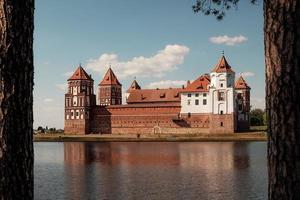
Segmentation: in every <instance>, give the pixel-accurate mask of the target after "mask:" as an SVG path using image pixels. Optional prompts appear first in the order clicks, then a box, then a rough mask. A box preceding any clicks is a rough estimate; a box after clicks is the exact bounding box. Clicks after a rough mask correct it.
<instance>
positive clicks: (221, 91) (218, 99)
mask: <svg viewBox="0 0 300 200" xmlns="http://www.w3.org/2000/svg"><path fill="white" fill-rule="evenodd" d="M210 77H211V83H210V87H209V88H210V89H209V93H210V97H211V101H210V103H211V105H210V106H211V113H212V114H211V124H212V126H211V128H212V129H213V130H215V131H216V132H218V133H226V132H234V130H236V123H235V117H234V111H235V110H234V108H235V100H234V99H235V98H234V82H235V72H234V71H233V70H232V68H231V66H230V65H229V64H228V62H227V60H226V58H225V56H224V55H223V56H222V57H221V59H220V60H219V62H218V64H217V65H216V66H215V68H214V69H213V70H212V72H211V73H210Z"/></svg>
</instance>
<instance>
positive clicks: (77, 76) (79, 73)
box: [68, 64, 93, 81]
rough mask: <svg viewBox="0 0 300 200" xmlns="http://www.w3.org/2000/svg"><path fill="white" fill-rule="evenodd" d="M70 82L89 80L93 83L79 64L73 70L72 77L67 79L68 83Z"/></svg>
mask: <svg viewBox="0 0 300 200" xmlns="http://www.w3.org/2000/svg"><path fill="white" fill-rule="evenodd" d="M70 80H91V81H93V79H92V78H91V76H89V75H88V74H87V73H86V71H85V70H84V69H83V68H82V67H81V64H80V65H79V66H78V68H77V69H76V70H75V72H74V73H73V75H72V76H71V77H70V78H69V79H68V81H70Z"/></svg>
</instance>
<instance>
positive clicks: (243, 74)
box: [235, 72, 255, 78]
mask: <svg viewBox="0 0 300 200" xmlns="http://www.w3.org/2000/svg"><path fill="white" fill-rule="evenodd" d="M235 76H236V78H239V77H240V76H243V77H244V78H245V77H251V76H255V73H253V72H240V73H238V74H235Z"/></svg>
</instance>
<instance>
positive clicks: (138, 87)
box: [127, 80, 141, 92]
mask: <svg viewBox="0 0 300 200" xmlns="http://www.w3.org/2000/svg"><path fill="white" fill-rule="evenodd" d="M140 89H141V86H140V85H139V84H138V83H137V81H136V80H133V81H132V83H131V85H130V87H129V88H128V90H127V92H131V91H132V90H140Z"/></svg>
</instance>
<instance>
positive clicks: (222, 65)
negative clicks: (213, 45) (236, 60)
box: [212, 56, 234, 73]
mask: <svg viewBox="0 0 300 200" xmlns="http://www.w3.org/2000/svg"><path fill="white" fill-rule="evenodd" d="M212 72H217V73H222V72H234V71H233V70H232V69H231V66H230V65H229V64H228V62H227V60H226V58H225V56H222V57H221V59H220V61H219V63H218V64H217V65H216V66H215V68H214V69H213V70H212Z"/></svg>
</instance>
